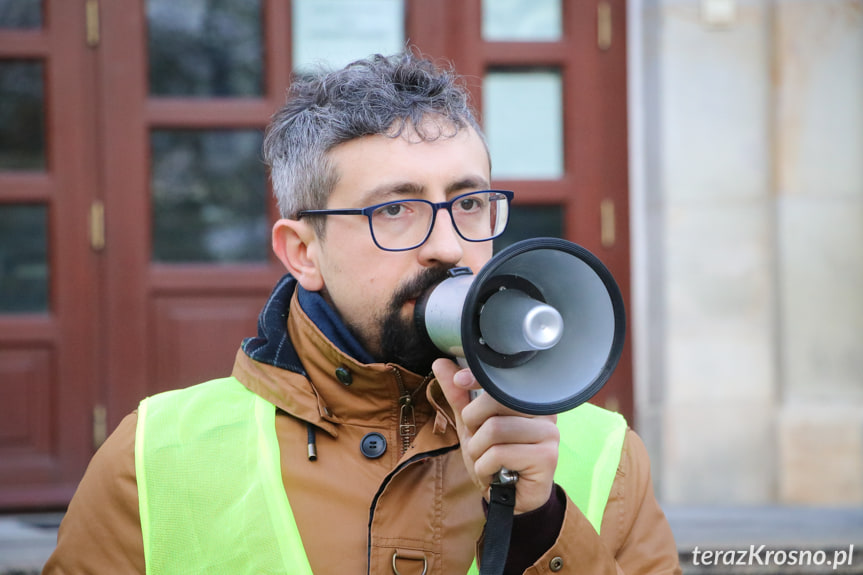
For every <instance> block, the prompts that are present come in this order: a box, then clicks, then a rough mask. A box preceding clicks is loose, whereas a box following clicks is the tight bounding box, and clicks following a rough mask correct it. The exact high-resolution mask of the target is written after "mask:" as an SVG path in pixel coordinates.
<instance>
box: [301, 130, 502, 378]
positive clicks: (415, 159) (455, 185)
mask: <svg viewBox="0 0 863 575" xmlns="http://www.w3.org/2000/svg"><path fill="white" fill-rule="evenodd" d="M330 160H331V161H332V163H333V166H334V168H335V171H336V173H337V175H338V183H337V184H336V186H335V188H334V189H333V192H332V194H331V195H330V198H329V201H328V203H327V208H330V209H337V208H363V207H366V206H370V205H373V204H378V203H381V202H386V201H392V200H399V199H409V198H417V199H425V200H428V201H431V202H442V201H445V200H449V199H451V198H453V197H455V196H457V195H459V194H463V193H466V192H470V191H475V190H483V189H488V187H489V182H490V166H489V161H488V155H487V152H486V148H485V146H484V145H483V143H482V141H481V140H480V137H479V135H478V134H477V133H476V132H475V131H474V130H473V129H470V128H467V129H462V130H460V131H459V132H458V133H456V134H455V135H454V136H451V137H441V138H439V139H437V140H435V141H431V142H424V141H420V140H419V139H418V138H417V137H416V134H415V133H414V132H413V131H412V130H406V132H405V133H404V134H403V135H402V136H401V137H398V138H389V137H386V136H380V135H375V136H365V137H362V138H359V139H356V140H352V141H350V142H346V143H344V144H340V145H339V146H336V147H335V148H333V150H331V152H330ZM318 243H319V245H318V250H317V265H318V268H319V270H320V273H321V276H322V279H323V283H324V289H323V290H322V292H323V294H324V297H325V298H327V300H328V301H329V302H330V304H331V305H332V306H333V307H334V308H335V309H336V310H337V311H338V312H339V313H340V315H341V316H342V319H343V320H344V321H345V323H346V325H347V326H348V328H349V329H350V330H351V331H352V332H353V333H354V335H355V336H356V337H357V338H358V339H359V340H360V342H361V343H363V345H364V346H365V347H366V349H367V350H368V351H369V352H370V353H371V354H372V355H374V356H375V358H376V359H377V360H378V361H384V362H396V363H400V364H401V365H404V366H405V367H408V368H409V369H412V370H414V371H419V372H423V371H425V370H428V369H430V364H431V360H433V359H434V358H435V357H438V356H439V355H440V354H439V353H438V352H437V351H436V350H433V349H428V348H427V347H426V345H424V344H423V343H422V342H423V341H424V340H425V338H422V337H418V334H417V333H416V329H415V328H414V325H413V312H414V305H415V301H416V298H417V297H418V296H419V295H420V294H421V293H422V292H423V291H425V290H426V289H427V288H428V287H429V286H431V285H433V284H435V283H437V282H439V281H441V280H442V279H443V278H444V277H445V273H446V270H448V269H450V268H452V267H454V266H468V267H470V268H471V269H472V270H473V271H474V272H477V271H479V269H480V268H481V267H482V266H483V265H484V264H485V263H486V262H487V261H488V260H489V258H490V257H491V255H492V243H491V242H490V241H488V242H467V241H465V240H463V239H462V238H461V237H460V236H459V235H458V233H457V232H456V231H455V229H454V228H453V224H452V220H451V219H450V217H449V214H448V213H447V212H446V211H445V210H441V211H439V212H438V214H437V218H436V219H435V225H434V228H433V229H432V232H431V235H430V236H429V238H428V240H427V241H426V242H425V243H424V244H423V245H421V246H420V247H418V248H416V249H413V250H408V251H403V252H388V251H384V250H381V249H380V248H378V247H377V246H376V245H375V243H374V241H373V240H372V237H371V234H370V232H369V224H368V219H367V218H365V217H363V216H355V215H349V216H328V217H327V221H326V234H325V239H324V240H323V241H319V242H318Z"/></svg>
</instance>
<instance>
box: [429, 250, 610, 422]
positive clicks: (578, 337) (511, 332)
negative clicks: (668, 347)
mask: <svg viewBox="0 0 863 575" xmlns="http://www.w3.org/2000/svg"><path fill="white" fill-rule="evenodd" d="M414 313H415V321H416V323H417V324H418V326H419V327H420V329H419V332H420V333H426V334H427V335H428V337H429V338H430V339H431V341H432V342H433V343H434V345H435V346H436V347H437V348H438V349H439V350H441V351H442V352H444V353H446V354H448V355H450V356H454V357H456V359H458V360H459V361H460V362H461V360H462V359H464V360H466V362H467V366H468V367H470V369H471V371H472V372H473V374H474V376H475V377H476V378H477V381H478V382H479V384H480V385H481V386H482V388H483V390H485V391H486V392H487V393H489V394H490V395H491V396H492V397H494V399H496V400H497V401H498V402H500V403H501V404H503V405H505V406H507V407H509V408H511V409H514V410H516V411H519V412H521V413H527V414H532V415H548V414H552V413H561V412H564V411H567V410H569V409H572V408H574V407H576V406H578V405H580V404H582V403H584V402H585V401H587V400H589V399H590V398H591V397H593V395H594V394H596V392H598V391H599V390H600V389H601V388H602V386H603V385H604V384H605V383H606V381H608V378H609V377H610V376H611V374H612V372H613V371H614V368H615V367H616V366H617V362H618V360H619V359H620V355H621V353H622V351H623V341H624V336H625V332H626V319H625V312H624V306H623V298H622V296H621V294H620V289H619V288H618V286H617V283H616V282H615V281H614V277H613V276H612V275H611V272H610V271H609V270H608V268H606V267H605V265H604V264H603V263H602V262H601V261H600V260H599V259H598V258H597V257H596V256H595V255H593V254H592V253H591V252H589V251H588V250H586V249H585V248H583V247H581V246H579V245H577V244H574V243H572V242H569V241H567V240H563V239H559V238H534V239H529V240H523V241H520V242H517V243H515V244H512V245H511V246H509V247H507V248H505V249H504V250H502V251H501V252H500V253H498V254H497V255H495V256H494V257H493V258H492V259H491V260H489V261H488V263H486V265H484V266H483V267H482V269H481V270H480V271H479V273H477V274H476V275H474V274H473V272H472V271H471V270H470V269H469V268H454V269H452V270H450V273H449V276H448V277H447V278H446V279H445V280H443V281H442V282H440V283H439V284H437V285H436V286H434V287H433V288H431V289H429V290H428V291H427V292H426V293H425V294H424V295H423V296H422V297H421V298H420V299H419V300H418V301H417V305H416V307H415V312H414Z"/></svg>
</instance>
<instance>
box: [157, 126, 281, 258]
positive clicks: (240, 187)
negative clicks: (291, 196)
mask: <svg viewBox="0 0 863 575" xmlns="http://www.w3.org/2000/svg"><path fill="white" fill-rule="evenodd" d="M262 138H263V135H262V133H261V132H260V131H258V130H244V131H233V130H231V131H229V130H208V131H183V130H158V131H154V132H153V133H152V134H151V138H150V144H151V147H152V162H153V164H152V172H151V173H152V176H151V190H152V197H153V259H154V260H156V261H161V262H248V261H264V260H266V259H267V254H268V247H269V238H270V226H269V220H268V218H267V180H266V173H265V170H264V163H263V162H262V161H261V159H260V149H261V142H262Z"/></svg>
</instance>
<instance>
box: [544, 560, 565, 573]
mask: <svg viewBox="0 0 863 575" xmlns="http://www.w3.org/2000/svg"><path fill="white" fill-rule="evenodd" d="M548 568H549V569H551V570H552V571H554V572H555V573H557V572H558V571H560V570H561V569H563V558H561V557H553V558H552V559H551V561H549V562H548Z"/></svg>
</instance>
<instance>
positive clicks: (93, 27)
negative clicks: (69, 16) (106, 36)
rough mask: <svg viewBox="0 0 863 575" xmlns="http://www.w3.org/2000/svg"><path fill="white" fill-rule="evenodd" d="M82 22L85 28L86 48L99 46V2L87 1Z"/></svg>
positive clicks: (95, 0) (96, 0)
mask: <svg viewBox="0 0 863 575" xmlns="http://www.w3.org/2000/svg"><path fill="white" fill-rule="evenodd" d="M84 22H85V23H86V27H87V47H89V48H95V47H96V46H98V45H99V36H100V34H99V0H87V3H86V4H85V5H84Z"/></svg>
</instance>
